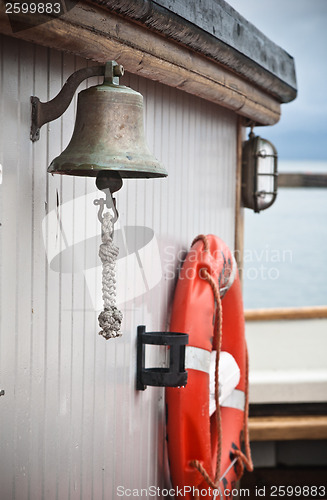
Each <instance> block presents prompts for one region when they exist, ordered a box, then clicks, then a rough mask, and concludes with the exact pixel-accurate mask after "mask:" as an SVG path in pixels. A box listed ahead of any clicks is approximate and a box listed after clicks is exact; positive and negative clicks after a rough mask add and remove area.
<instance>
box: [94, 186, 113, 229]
mask: <svg viewBox="0 0 327 500" xmlns="http://www.w3.org/2000/svg"><path fill="white" fill-rule="evenodd" d="M103 191H104V193H105V195H106V199H104V198H99V199H98V200H94V202H93V203H94V205H96V206H97V205H99V207H100V208H99V211H98V219H99V221H100V222H101V224H102V222H103V215H102V214H103V210H104V206H105V205H106V207H107V208H108V210H110V209H111V210H112V211H113V213H114V217H113V219H112V223H113V224H114V223H115V222H116V221H117V220H118V217H119V213H118V210H117V208H116V200H115V199H114V198H113V197H112V194H111V192H110V189H108V188H107V189H103Z"/></svg>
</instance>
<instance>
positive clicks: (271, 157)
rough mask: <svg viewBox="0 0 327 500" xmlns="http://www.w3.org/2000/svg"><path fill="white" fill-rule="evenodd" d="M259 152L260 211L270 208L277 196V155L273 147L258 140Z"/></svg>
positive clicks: (258, 185)
mask: <svg viewBox="0 0 327 500" xmlns="http://www.w3.org/2000/svg"><path fill="white" fill-rule="evenodd" d="M257 147H258V152H257V155H256V156H257V190H256V191H257V192H256V195H257V205H258V210H263V209H264V208H265V207H266V206H267V205H268V206H270V205H271V204H272V203H273V201H274V198H275V197H276V194H275V174H276V172H275V163H276V154H275V150H274V147H273V145H272V144H271V143H270V142H268V141H266V140H265V139H262V138H261V137H259V138H258V144H257Z"/></svg>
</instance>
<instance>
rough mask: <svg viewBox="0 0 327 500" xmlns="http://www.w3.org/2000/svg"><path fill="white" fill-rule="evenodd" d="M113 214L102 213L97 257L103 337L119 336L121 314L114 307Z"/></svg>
mask: <svg viewBox="0 0 327 500" xmlns="http://www.w3.org/2000/svg"><path fill="white" fill-rule="evenodd" d="M113 229H114V225H113V216H112V215H111V213H110V212H106V213H104V214H103V219H102V223H101V239H102V243H101V245H100V249H99V257H100V259H101V261H102V298H103V311H102V312H101V313H100V315H99V318H98V320H99V326H100V328H101V331H100V332H99V335H103V337H104V338H105V339H111V338H115V337H120V336H121V333H120V326H121V322H122V319H123V315H122V313H121V311H120V310H119V309H117V307H116V272H115V268H116V260H117V256H118V253H119V248H118V247H117V246H116V245H115V244H114V243H113Z"/></svg>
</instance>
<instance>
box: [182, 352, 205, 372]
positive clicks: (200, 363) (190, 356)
mask: <svg viewBox="0 0 327 500" xmlns="http://www.w3.org/2000/svg"><path fill="white" fill-rule="evenodd" d="M210 354H211V353H210V351H206V350H205V349H200V347H193V346H190V345H187V346H186V349H185V369H186V370H187V369H192V370H199V371H200V372H205V373H210Z"/></svg>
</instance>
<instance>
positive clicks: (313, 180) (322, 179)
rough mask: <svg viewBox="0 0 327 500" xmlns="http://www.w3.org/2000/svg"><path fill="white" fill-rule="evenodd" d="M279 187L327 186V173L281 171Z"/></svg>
mask: <svg viewBox="0 0 327 500" xmlns="http://www.w3.org/2000/svg"><path fill="white" fill-rule="evenodd" d="M278 187H291V188H299V187H310V188H326V187H327V174H318V173H316V174H314V173H300V172H297V173H286V172H285V173H280V174H279V175H278Z"/></svg>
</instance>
